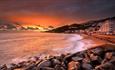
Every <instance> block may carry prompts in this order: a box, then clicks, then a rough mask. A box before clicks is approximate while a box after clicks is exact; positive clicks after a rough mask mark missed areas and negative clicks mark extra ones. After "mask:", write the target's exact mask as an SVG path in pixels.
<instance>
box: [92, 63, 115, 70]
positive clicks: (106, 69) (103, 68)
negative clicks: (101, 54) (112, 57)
mask: <svg viewBox="0 0 115 70" xmlns="http://www.w3.org/2000/svg"><path fill="white" fill-rule="evenodd" d="M94 70H115V66H114V65H112V64H111V63H110V62H107V63H105V64H101V65H99V66H97V67H95V69H94Z"/></svg>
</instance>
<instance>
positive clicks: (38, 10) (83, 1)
mask: <svg viewBox="0 0 115 70" xmlns="http://www.w3.org/2000/svg"><path fill="white" fill-rule="evenodd" d="M110 16H115V0H0V19H5V20H8V21H12V22H19V23H20V24H22V25H41V26H50V25H52V26H61V25H65V24H71V23H82V22H85V21H89V20H94V19H101V18H106V17H110Z"/></svg>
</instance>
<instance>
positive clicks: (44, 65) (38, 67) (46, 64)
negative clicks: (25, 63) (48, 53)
mask: <svg viewBox="0 0 115 70" xmlns="http://www.w3.org/2000/svg"><path fill="white" fill-rule="evenodd" d="M50 66H51V61H50V60H44V61H42V62H41V63H39V64H38V65H37V68H36V69H37V70H39V69H40V68H43V67H50Z"/></svg>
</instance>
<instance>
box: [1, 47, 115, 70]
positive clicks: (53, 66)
mask: <svg viewBox="0 0 115 70" xmlns="http://www.w3.org/2000/svg"><path fill="white" fill-rule="evenodd" d="M30 59H31V60H30ZM0 70H115V48H113V47H105V46H100V47H97V48H92V49H88V50H85V51H81V52H77V53H74V54H61V55H60V56H46V57H45V58H44V59H40V57H37V56H35V57H32V58H29V59H28V61H23V62H20V63H18V64H15V63H12V64H10V65H6V64H4V65H1V66H0Z"/></svg>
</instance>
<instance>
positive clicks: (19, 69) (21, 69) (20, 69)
mask: <svg viewBox="0 0 115 70" xmlns="http://www.w3.org/2000/svg"><path fill="white" fill-rule="evenodd" d="M13 70H25V69H23V68H17V69H13Z"/></svg>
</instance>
